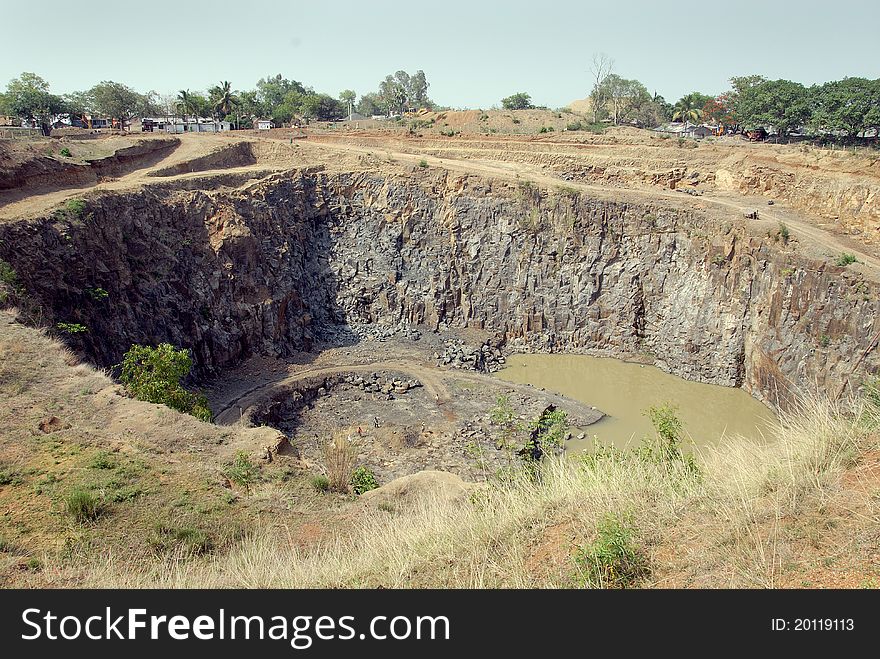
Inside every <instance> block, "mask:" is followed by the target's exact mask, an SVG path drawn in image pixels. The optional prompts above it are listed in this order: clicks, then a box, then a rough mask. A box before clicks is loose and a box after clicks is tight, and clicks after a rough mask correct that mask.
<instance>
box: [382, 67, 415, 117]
mask: <svg viewBox="0 0 880 659" xmlns="http://www.w3.org/2000/svg"><path fill="white" fill-rule="evenodd" d="M403 76H406V71H398V72H397V73H396V74H395V75H393V76H392V75H388V76H385V79H384V80H383V81H382V82H381V83H379V98H381V99H382V100H381V103H382V106H383V107H384V108H385V110H386V111H387V113H388V114H389V115H390V114H393V113H395V112H397V113H398V114H403V113H404V112H406V102H407V98H408V97H407V89H406V84H404V82H402V80H404V78H403ZM406 80H407V81H408V76H407V78H406Z"/></svg>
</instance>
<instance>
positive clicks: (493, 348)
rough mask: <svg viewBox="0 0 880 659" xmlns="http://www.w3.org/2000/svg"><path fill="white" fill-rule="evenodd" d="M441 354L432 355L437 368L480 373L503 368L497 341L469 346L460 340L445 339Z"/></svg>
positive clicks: (503, 360)
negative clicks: (447, 367)
mask: <svg viewBox="0 0 880 659" xmlns="http://www.w3.org/2000/svg"><path fill="white" fill-rule="evenodd" d="M444 346H445V348H444V350H443V353H442V354H440V353H439V352H435V353H434V359H436V360H437V366H451V367H452V368H460V369H463V370H469V371H480V372H481V373H494V372H495V371H500V370H501V369H502V368H504V363H505V359H504V353H503V352H502V351H501V346H500V345H499V342H498V341H497V340H493V339H486V341H485V342H484V343H483V344H482V345H480V346H470V345H467V344H466V343H465V342H464V341H461V340H460V339H447V340H446V341H445V342H444Z"/></svg>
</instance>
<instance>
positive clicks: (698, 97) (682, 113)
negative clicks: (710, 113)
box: [672, 92, 705, 123]
mask: <svg viewBox="0 0 880 659" xmlns="http://www.w3.org/2000/svg"><path fill="white" fill-rule="evenodd" d="M704 104H705V100H704V98H703V95H702V94H700V93H699V92H691V93H690V94H688V95H687V96H682V97H681V98H680V99H679V101H678V103H676V104H675V106H674V109H675V111H674V112H673V113H672V120H673V121H683V122H691V121H692V122H693V123H697V122H698V121H699V120H700V119H702V118H703V105H704Z"/></svg>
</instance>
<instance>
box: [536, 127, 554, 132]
mask: <svg viewBox="0 0 880 659" xmlns="http://www.w3.org/2000/svg"><path fill="white" fill-rule="evenodd" d="M553 130H554V129H553V126H541V129H540V130H539V131H538V132H539V133H552V132H553Z"/></svg>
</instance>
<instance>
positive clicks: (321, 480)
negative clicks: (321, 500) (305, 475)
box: [309, 474, 330, 492]
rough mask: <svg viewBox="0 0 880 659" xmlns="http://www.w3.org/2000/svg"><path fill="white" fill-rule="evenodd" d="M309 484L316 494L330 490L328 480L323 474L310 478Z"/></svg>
mask: <svg viewBox="0 0 880 659" xmlns="http://www.w3.org/2000/svg"><path fill="white" fill-rule="evenodd" d="M309 482H310V483H311V485H312V487H313V488H314V489H315V491H316V492H326V491H327V490H329V489H330V479H329V478H327V477H326V476H324V475H323V474H318V475H317V476H312V479H311V480H310V481H309Z"/></svg>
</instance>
